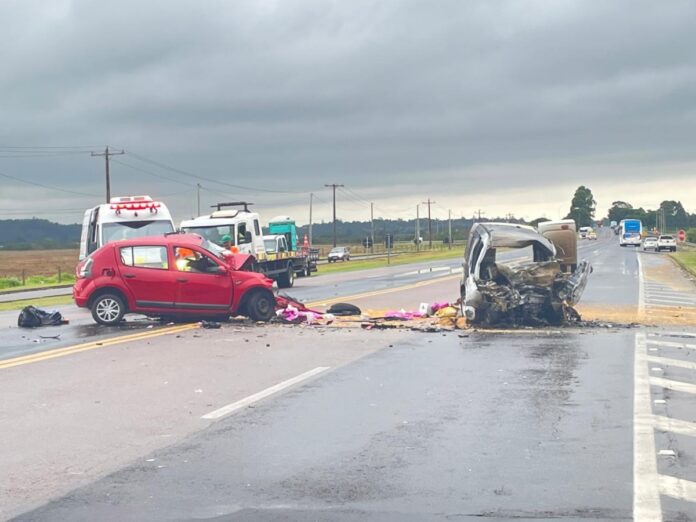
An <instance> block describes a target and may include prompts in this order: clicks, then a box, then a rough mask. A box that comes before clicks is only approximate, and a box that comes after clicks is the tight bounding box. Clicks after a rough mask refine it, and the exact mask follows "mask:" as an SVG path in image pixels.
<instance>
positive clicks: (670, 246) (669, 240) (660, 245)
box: [657, 236, 677, 252]
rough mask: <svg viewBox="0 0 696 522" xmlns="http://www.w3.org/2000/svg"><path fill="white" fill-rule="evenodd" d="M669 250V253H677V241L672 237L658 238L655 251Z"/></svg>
mask: <svg viewBox="0 0 696 522" xmlns="http://www.w3.org/2000/svg"><path fill="white" fill-rule="evenodd" d="M660 250H669V251H670V252H676V251H677V240H676V239H674V236H660V237H658V238H657V251H658V252H659V251H660Z"/></svg>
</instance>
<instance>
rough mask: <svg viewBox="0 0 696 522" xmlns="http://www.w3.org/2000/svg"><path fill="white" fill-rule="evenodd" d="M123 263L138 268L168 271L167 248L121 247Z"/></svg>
mask: <svg viewBox="0 0 696 522" xmlns="http://www.w3.org/2000/svg"><path fill="white" fill-rule="evenodd" d="M120 250H121V263H123V264H124V265H126V266H132V267H136V268H155V269H158V270H167V269H168V268H169V261H168V260H167V247H163V246H136V247H121V249H120Z"/></svg>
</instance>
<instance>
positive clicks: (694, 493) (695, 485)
mask: <svg viewBox="0 0 696 522" xmlns="http://www.w3.org/2000/svg"><path fill="white" fill-rule="evenodd" d="M659 481H660V493H662V494H663V495H665V496H668V497H672V498H676V499H678V500H686V501H687V502H696V482H693V481H691V480H684V479H679V478H676V477H671V476H669V475H660V477H659Z"/></svg>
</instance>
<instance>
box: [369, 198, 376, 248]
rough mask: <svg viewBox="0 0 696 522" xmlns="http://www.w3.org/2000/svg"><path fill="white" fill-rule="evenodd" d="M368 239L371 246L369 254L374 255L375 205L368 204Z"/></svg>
mask: <svg viewBox="0 0 696 522" xmlns="http://www.w3.org/2000/svg"><path fill="white" fill-rule="evenodd" d="M370 238H371V239H372V246H370V253H371V254H374V253H375V204H374V203H370Z"/></svg>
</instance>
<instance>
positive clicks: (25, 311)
mask: <svg viewBox="0 0 696 522" xmlns="http://www.w3.org/2000/svg"><path fill="white" fill-rule="evenodd" d="M65 323H67V321H65V320H64V319H63V316H62V315H61V313H60V312H46V311H45V310H41V309H39V308H36V307H35V306H25V307H24V308H22V311H21V312H19V317H18V318H17V326H19V327H20V328H36V327H37V326H58V325H61V324H65Z"/></svg>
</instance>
